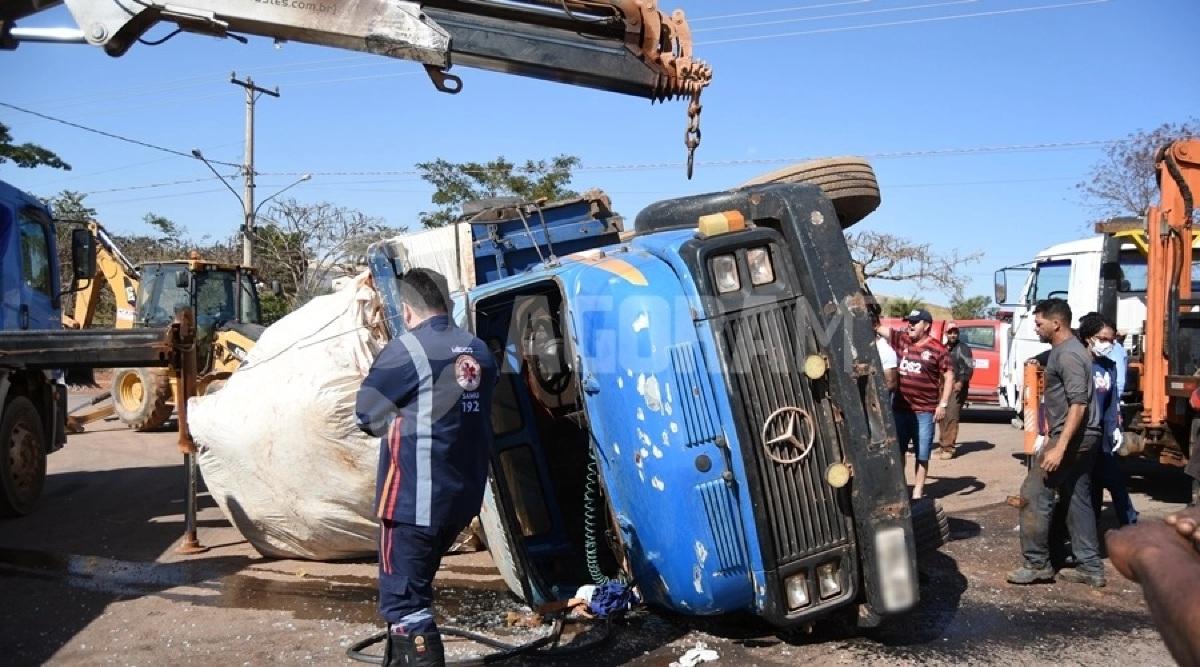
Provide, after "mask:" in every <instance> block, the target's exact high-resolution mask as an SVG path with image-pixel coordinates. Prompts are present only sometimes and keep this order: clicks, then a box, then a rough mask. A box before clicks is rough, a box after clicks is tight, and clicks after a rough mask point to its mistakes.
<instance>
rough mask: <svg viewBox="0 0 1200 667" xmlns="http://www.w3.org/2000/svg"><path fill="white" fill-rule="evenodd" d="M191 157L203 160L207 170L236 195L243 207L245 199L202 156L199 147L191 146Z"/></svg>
mask: <svg viewBox="0 0 1200 667" xmlns="http://www.w3.org/2000/svg"><path fill="white" fill-rule="evenodd" d="M192 157H194V158H196V159H197V160H199V161H201V162H203V163H204V166H206V167H208V170H209V171H211V172H212V173H213V175H214V176H216V177H217V178H218V179H220V181H221V183H222V184H223V185H224V186H225V187H227V188H229V191H230V192H232V193H233V196H234V197H237V200H238V201H239V202H241V203H242V207H243V208H245V206H246V202H245V200H244V199H242V196H241V195H239V194H238V193H237V190H234V189H233V186H232V185H230V184H229V181H227V180H225V177H224V176H222V175H221V174H220V172H218V171H217V169H216V168H215V167H213V166H212V163H211V162H209V161H208V160H207V159H205V157H204V154H203V153H201V152H200V149H199V148H193V149H192Z"/></svg>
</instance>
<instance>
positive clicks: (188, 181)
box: [84, 174, 239, 197]
mask: <svg viewBox="0 0 1200 667" xmlns="http://www.w3.org/2000/svg"><path fill="white" fill-rule="evenodd" d="M228 178H239V175H237V174H234V175H233V176H229V177H228ZM216 180H219V178H218V177H217V176H206V177H204V178H187V179H183V180H178V181H165V182H163V183H147V184H145V185H128V186H125V187H122V188H108V189H106V190H92V191H91V192H85V193H84V195H86V196H89V197H90V196H92V195H101V194H106V193H109V192H127V191H129V190H150V189H152V188H166V187H170V186H173V185H186V184H191V183H203V182H205V181H216Z"/></svg>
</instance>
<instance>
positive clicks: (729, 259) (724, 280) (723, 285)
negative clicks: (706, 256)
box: [712, 255, 742, 294]
mask: <svg viewBox="0 0 1200 667" xmlns="http://www.w3.org/2000/svg"><path fill="white" fill-rule="evenodd" d="M712 272H713V279H714V280H716V281H717V291H718V292H720V293H721V294H725V293H726V292H736V291H738V290H739V289H741V288H742V280H741V278H739V277H738V270H737V260H736V259H735V258H734V256H733V255H717V256H716V257H713V258H712Z"/></svg>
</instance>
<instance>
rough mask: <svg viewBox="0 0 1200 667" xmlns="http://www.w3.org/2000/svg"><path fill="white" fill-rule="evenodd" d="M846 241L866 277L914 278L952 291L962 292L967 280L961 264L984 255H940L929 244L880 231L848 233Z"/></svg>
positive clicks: (872, 278)
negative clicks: (914, 241)
mask: <svg viewBox="0 0 1200 667" xmlns="http://www.w3.org/2000/svg"><path fill="white" fill-rule="evenodd" d="M846 244H847V245H848V246H849V247H850V255H851V257H853V258H854V261H855V262H857V263H858V264H860V265H862V270H863V276H864V277H865V278H866V279H867V280H894V281H913V282H915V283H917V285H919V286H921V287H936V288H938V289H942V290H945V291H948V292H952V293H954V294H961V293H962V290H963V288H964V287H965V286H966V284H967V282H968V280H967V276H966V275H965V274H964V273H962V268H963V266H964V265H966V264H973V263H975V262H978V261H979V260H980V259H981V258H982V257H983V253H982V252H981V251H975V252H971V253H967V254H963V253H960V252H959V251H958V250H954V251H952V252H950V253H949V254H940V253H937V252H935V251H934V250H933V248H932V246H931V245H930V244H928V243H913V242H911V241H908V240H906V239H903V238H900V237H899V236H895V235H893V234H883V233H881V232H865V231H864V232H854V233H849V234H847V235H846Z"/></svg>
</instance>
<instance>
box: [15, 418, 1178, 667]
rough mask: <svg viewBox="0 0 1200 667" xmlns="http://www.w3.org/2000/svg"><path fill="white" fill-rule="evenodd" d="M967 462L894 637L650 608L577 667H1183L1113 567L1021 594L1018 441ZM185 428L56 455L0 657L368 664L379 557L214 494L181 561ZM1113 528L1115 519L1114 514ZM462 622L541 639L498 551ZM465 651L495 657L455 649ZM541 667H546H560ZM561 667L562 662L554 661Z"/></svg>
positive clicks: (469, 650) (939, 466)
mask: <svg viewBox="0 0 1200 667" xmlns="http://www.w3.org/2000/svg"><path fill="white" fill-rule="evenodd" d="M966 418H967V420H968V423H964V425H963V427H962V430H961V435H960V437H961V440H962V442H961V445H960V455H959V456H958V457H957V458H955V459H954V460H951V461H936V460H935V461H934V462H933V464H932V470H931V479H932V481H931V484H930V485H929V486H928V487H927V488H928V491H927V493H928V494H929V495H931V496H934V497H937V498H939V499H940V500H941V502H942V504H943V507H944V508H945V509H946V511H947V512H948V514H949V515H950V516H951V531H952V535H951V538H952V540H951V542H950V543H949V544H947V545H946V546H944V547H943V548H942V550H941V552H940V553H939V554H938V555H937V556H935V557H933V558H932V559H930V560H929V561H928V562H925V563H924V564H923V566H922V570H923V576H922V592H921V603H920V605H919V607H918V608H917V610H916V611H915V612H914V613H912V614H910V615H908V616H907V617H905V618H903V619H898V620H895V621H893V622H891V623H889V624H887V625H885V626H884V627H883V628H881V629H877V630H873V631H869V632H865V633H864V632H861V631H856V630H853V629H851V628H848V627H846V626H844V625H840V624H838V623H834V622H830V623H823V624H818V625H817V626H816V627H815V628H814V630H813V632H811V633H804V632H801V631H795V630H791V631H785V632H780V631H778V629H774V628H771V627H768V626H765V625H763V624H761V623H759V622H757V621H756V620H754V619H752V618H748V617H718V618H706V619H695V618H685V617H680V616H676V615H672V614H666V613H662V612H657V611H654V610H648V611H640V612H638V613H635V614H634V615H632V616H631V617H630V618H628V619H627V620H626V621H624V622H622V623H620V624H618V625H617V626H615V627H614V629H613V633H614V634H613V637H612V639H611V640H610V641H609V642H608V643H606V644H604V645H603V646H602V647H600V648H597V649H592V650H589V651H587V652H585V653H583V654H580V655H575V656H571V657H569V658H562V659H560V660H559V661H558V663H559V664H568V663H570V664H574V665H579V664H588V665H591V664H595V665H609V664H625V663H629V664H639V665H668V664H669V663H671V662H672V661H674V660H678V659H679V657H680V656H681V655H682V654H683V653H684V652H685V651H686V650H687V649H689V648H691V647H693V646H695V645H697V644H698V643H702V644H705V645H706V646H707V647H709V648H711V649H714V650H715V651H716V652H717V653H718V654H719V656H720V664H737V665H746V664H762V665H791V664H795V663H797V662H802V661H804V662H819V663H848V664H879V665H884V664H886V665H892V664H922V665H929V664H959V663H963V662H969V663H973V664H1047V663H1051V664H1060V665H1075V664H1078V665H1105V666H1111V665H1121V664H1138V665H1159V664H1162V665H1166V664H1171V659H1170V656H1169V655H1168V653H1167V652H1166V649H1165V648H1164V647H1163V646H1162V643H1161V641H1160V639H1159V637H1158V634H1157V632H1156V631H1155V629H1154V627H1153V625H1152V623H1151V620H1150V617H1149V614H1148V612H1147V611H1146V609H1145V605H1144V602H1143V600H1142V596H1141V591H1140V589H1139V588H1138V587H1137V586H1136V585H1133V584H1131V583H1129V582H1127V581H1125V580H1124V579H1122V578H1121V577H1120V575H1118V574H1117V573H1116V572H1115V571H1114V570H1112V568H1111V566H1109V575H1108V581H1109V585H1108V587H1107V588H1105V589H1103V590H1093V589H1091V588H1088V587H1086V586H1082V585H1072V584H1065V583H1058V584H1052V585H1043V586H1034V587H1013V586H1009V585H1008V584H1006V583H1005V581H1004V575H1005V573H1006V572H1007V571H1008V570H1009V569H1011V568H1013V567H1015V566H1016V565H1017V564H1018V560H1019V554H1018V547H1017V539H1016V532H1015V528H1016V525H1017V516H1016V511H1015V510H1014V509H1012V508H1011V507H1009V506H1007V505H1006V504H1005V503H1004V500H1005V498H1006V497H1007V496H1008V495H1010V494H1014V493H1016V491H1017V489H1018V487H1019V485H1020V480H1021V478H1022V476H1023V474H1024V468H1023V465H1022V463H1021V461H1020V460H1019V459H1018V458H1017V457H1016V456H1015V453H1016V452H1018V451H1019V449H1020V435H1021V434H1020V433H1019V432H1018V431H1016V430H1014V429H1012V427H1011V426H1009V425H1008V422H1007V418H1006V417H1004V416H1003V415H1000V414H998V413H986V412H983V413H968V414H967V415H966ZM175 440H176V434H175V433H173V432H160V433H148V434H137V433H132V432H130V431H127V430H125V429H123V428H120V427H119V426H118V425H117V424H116V423H113V422H108V423H102V424H97V425H93V428H91V430H90V432H88V433H83V434H79V435H73V436H71V438H70V441H69V442H68V444H67V447H66V448H65V449H64V450H63V451H61V452H58V453H55V454H54V455H52V456H51V457H50V463H49V466H50V475H49V478H48V480H47V485H46V489H45V495H44V499H43V502H42V504H41V506H40V507H39V508H38V510H37V511H36V512H35V513H33V514H32V515H30V516H28V517H24V518H20V519H11V520H3V521H0V591H3V593H2V595H0V599H2V600H3V604H0V628H4V630H3V632H0V655H2V656H4V657H3V660H2V662H4V663H5V664H11V665H33V664H43V663H51V664H61V665H100V664H120V665H151V664H156V665H157V664H163V663H170V664H187V665H262V664H283V663H290V664H295V663H306V664H321V665H346V664H354V663H352V662H350V661H349V660H348V659H347V658H346V657H345V651H346V648H347V647H348V646H349V645H350V644H352V643H353V642H355V641H356V640H358V639H361V638H363V637H366V636H369V635H371V634H373V633H374V632H377V631H378V630H379V626H378V623H377V621H376V618H375V611H374V604H375V588H374V586H375V564H374V563H373V562H366V561H363V562H349V563H311V562H304V561H288V560H271V559H265V558H262V557H261V556H259V555H258V554H257V553H256V552H255V551H254V550H253V549H252V548H251V547H250V546H249V545H248V544H247V543H246V542H245V541H244V540H243V539H242V538H241V536H240V535H239V534H238V533H237V532H236V531H235V530H234V529H233V528H232V527H231V526H230V525H229V524H228V522H227V521H226V520H225V518H224V517H223V516H222V514H221V512H220V510H219V509H218V508H217V507H216V506H215V504H214V503H213V502H212V501H211V500H210V499H209V498H208V497H207V496H203V495H202V496H201V499H200V501H201V502H200V507H201V508H202V509H201V512H200V515H199V527H200V539H201V542H202V543H203V544H204V545H205V546H207V547H209V550H208V551H207V552H205V553H203V554H200V555H194V556H182V555H179V554H177V553H175V551H174V548H175V546H176V543H177V542H178V540H179V537H180V535H181V533H182V530H183V509H184V472H183V466H182V456H181V455H179V454H178V453H177V450H176V448H175ZM1130 473H1131V487H1132V490H1133V491H1134V502H1135V504H1136V506H1137V508H1138V509H1139V510H1140V511H1141V512H1142V518H1143V520H1155V519H1158V518H1160V517H1162V516H1164V515H1165V514H1167V513H1168V512H1170V511H1172V510H1174V509H1177V508H1179V507H1181V506H1182V503H1184V502H1185V500H1186V487H1185V485H1184V483H1183V480H1182V477H1181V476H1180V475H1178V474H1172V473H1170V472H1168V471H1163V470H1161V469H1159V468H1156V467H1154V466H1150V465H1140V466H1131V467H1130ZM1105 518H1106V520H1107V521H1110V522H1113V521H1115V520H1114V519H1113V517H1112V515H1111V509H1106V516H1105ZM438 588H439V603H438V604H439V614H440V615H441V616H442V620H443V621H444V622H446V623H453V624H455V625H459V626H463V627H467V628H472V629H476V630H481V631H485V632H489V633H493V634H497V635H499V636H501V637H503V638H505V639H507V640H527V639H530V638H532V637H534V636H536V634H537V633H538V632H541V630H531V629H513V628H507V627H505V615H506V613H507V612H510V611H521V610H522V609H523V607H522V605H521V604H520V603H519V602H517V601H516V600H515V599H513V598H512V597H511V596H510V595H509V594H508V592H507V589H506V588H505V586H504V584H503V582H502V581H501V580H500V578H499V575H498V573H497V572H496V570H495V569H494V567H493V566H492V563H491V560H490V558H489V556H488V554H487V553H486V552H480V553H474V554H464V555H454V556H449V557H447V558H446V559H445V561H444V563H443V567H442V570H441V571H440V573H439V575H438ZM448 651H449V657H451V658H466V657H469V656H473V655H478V654H480V653H481V652H483V649H481V648H480V647H479V646H478V645H475V644H470V643H467V642H463V641H451V642H450V645H449V649H448ZM537 664H548V663H547V661H545V660H540V661H537ZM549 664H554V661H550V663H549Z"/></svg>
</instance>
